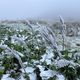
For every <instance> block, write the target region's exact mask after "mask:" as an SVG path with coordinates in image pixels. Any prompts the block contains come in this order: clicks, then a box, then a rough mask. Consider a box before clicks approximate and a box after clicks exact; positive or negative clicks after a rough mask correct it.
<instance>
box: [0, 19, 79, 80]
mask: <svg viewBox="0 0 80 80" xmlns="http://www.w3.org/2000/svg"><path fill="white" fill-rule="evenodd" d="M0 80H80V23H77V22H73V23H72V22H71V23H68V22H67V23H65V22H64V20H63V19H62V18H60V22H56V23H54V24H52V25H49V24H47V23H46V24H43V23H39V22H35V24H34V23H31V22H30V21H25V22H12V23H11V22H1V23H0Z"/></svg>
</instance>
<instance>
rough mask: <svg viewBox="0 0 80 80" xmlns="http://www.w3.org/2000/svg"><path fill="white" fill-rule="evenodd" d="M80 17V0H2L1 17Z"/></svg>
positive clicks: (0, 6)
mask: <svg viewBox="0 0 80 80" xmlns="http://www.w3.org/2000/svg"><path fill="white" fill-rule="evenodd" d="M59 15H61V16H63V17H64V18H72V19H80V0H0V19H26V18H32V19H54V18H56V17H58V16H59Z"/></svg>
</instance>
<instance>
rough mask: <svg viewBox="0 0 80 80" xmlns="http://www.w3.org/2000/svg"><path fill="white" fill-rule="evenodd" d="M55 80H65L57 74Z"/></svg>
mask: <svg viewBox="0 0 80 80" xmlns="http://www.w3.org/2000/svg"><path fill="white" fill-rule="evenodd" d="M57 80H65V78H64V76H63V75H60V74H58V75H57Z"/></svg>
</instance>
